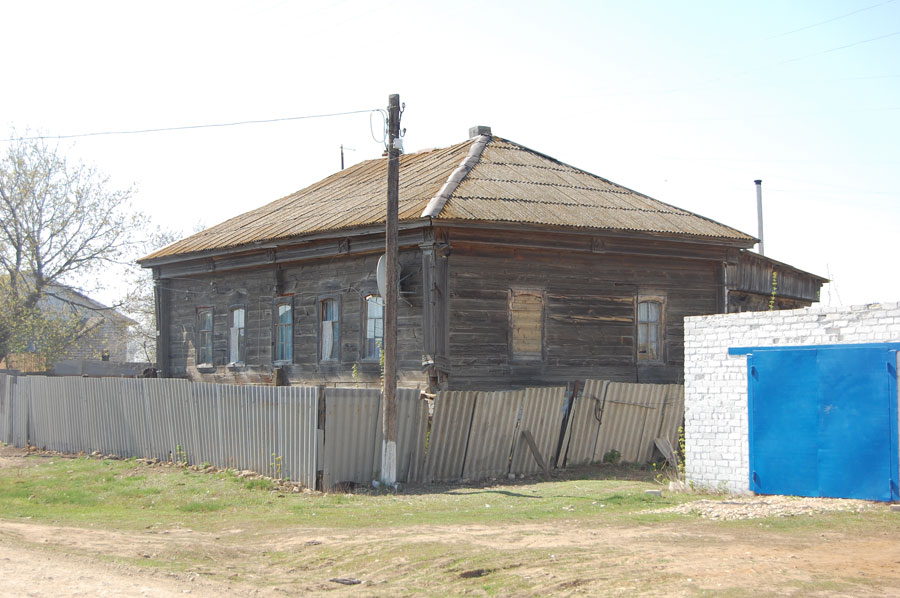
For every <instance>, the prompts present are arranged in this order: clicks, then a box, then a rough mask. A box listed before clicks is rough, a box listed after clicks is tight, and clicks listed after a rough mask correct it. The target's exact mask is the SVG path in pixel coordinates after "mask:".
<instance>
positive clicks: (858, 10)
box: [766, 0, 894, 39]
mask: <svg viewBox="0 0 900 598" xmlns="http://www.w3.org/2000/svg"><path fill="white" fill-rule="evenodd" d="M893 1H894V0H887V2H881V3H879V4H873V5H872V6H866V7H865V8H858V9H856V10H854V11H851V12H848V13H846V14H842V15H839V16H836V17H832V18H830V19H826V20H824V21H819V22H818V23H813V24H812V25H806V26H805V27H798V28H797V29H791V30H790V31H785V32H784V33H778V34H776V35H772V36H770V37H767V38H766V39H776V38H779V37H784V36H785V35H791V34H792V33H799V32H800V31H806V30H807V29H812V28H813V27H818V26H820V25H825V24H827V23H831V22H833V21H838V20H840V19H845V18H847V17H849V16H851V15H855V14H856V13H858V12H863V11H866V10H871V9H873V8H878V7H879V6H884V5H885V4H890V3H891V2H893Z"/></svg>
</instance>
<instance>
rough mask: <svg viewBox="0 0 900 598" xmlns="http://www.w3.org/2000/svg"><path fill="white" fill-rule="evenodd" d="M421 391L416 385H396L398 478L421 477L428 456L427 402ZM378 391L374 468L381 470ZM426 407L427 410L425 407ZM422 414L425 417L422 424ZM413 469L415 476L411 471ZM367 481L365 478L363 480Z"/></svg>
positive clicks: (380, 426)
mask: <svg viewBox="0 0 900 598" xmlns="http://www.w3.org/2000/svg"><path fill="white" fill-rule="evenodd" d="M421 396H422V392H421V391H420V390H418V389H416V388H398V389H397V399H396V406H397V481H398V482H410V481H418V477H420V476H421V471H422V464H423V463H422V462H423V460H424V457H425V434H426V426H427V417H428V411H427V405H426V404H425V403H424V401H422V399H421ZM382 397H383V395H381V394H380V393H379V403H378V415H377V417H376V422H375V451H374V456H373V457H374V465H373V471H374V472H375V473H378V472H380V471H381V451H382V446H381V445H382V442H383V439H384V436H383V434H382V431H383V425H382V423H381V419H382V417H384V416H383V415H382V411H381V406H382V401H381V399H382ZM423 408H424V410H423ZM423 418H425V419H426V421H425V422H424V424H425V425H423V421H422V420H423ZM411 472H412V478H410V473H411ZM363 481H365V480H363Z"/></svg>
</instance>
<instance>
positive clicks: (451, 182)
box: [421, 135, 491, 218]
mask: <svg viewBox="0 0 900 598" xmlns="http://www.w3.org/2000/svg"><path fill="white" fill-rule="evenodd" d="M490 141H491V136H490V135H479V136H478V137H476V138H475V141H474V142H473V143H472V145H471V146H469V153H468V154H466V157H465V158H464V159H463V161H462V162H461V163H460V164H459V166H457V167H456V169H455V170H454V171H453V172H451V173H450V176H449V177H448V178H447V182H446V183H444V184H443V186H442V187H441V189H440V191H438V192H437V195H435V196H434V197H432V198H431V201H429V202H428V205H426V206H425V209H424V210H422V216H421V217H422V218H434V217H436V216H437V215H438V214H440V213H441V211H442V210H443V209H444V206H445V205H447V201H448V200H449V199H450V196H451V195H453V192H454V191H456V188H457V187H459V184H460V183H461V182H463V179H465V178H466V175H468V174H469V172H471V171H472V169H473V168H475V165H476V164H478V162H479V161H480V160H481V154H482V153H483V152H484V148H485V147H486V146H487V144H488V143H489V142H490Z"/></svg>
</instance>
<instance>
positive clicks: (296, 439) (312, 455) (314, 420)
mask: <svg viewBox="0 0 900 598" xmlns="http://www.w3.org/2000/svg"><path fill="white" fill-rule="evenodd" d="M278 392H279V416H278V421H279V425H280V427H279V438H280V443H279V455H281V456H282V457H283V460H282V467H283V470H282V471H283V475H284V477H285V478H286V479H289V480H292V481H294V482H299V483H301V484H303V485H304V486H306V487H307V488H315V485H316V444H317V443H316V426H317V424H318V416H319V390H318V388H316V387H311V386H305V387H299V386H290V387H280V388H279V389H278Z"/></svg>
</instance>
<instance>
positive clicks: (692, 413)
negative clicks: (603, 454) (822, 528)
mask: <svg viewBox="0 0 900 598" xmlns="http://www.w3.org/2000/svg"><path fill="white" fill-rule="evenodd" d="M886 342H900V303H874V304H871V305H855V306H852V307H812V308H806V309H797V310H790V311H766V312H745V313H740V314H722V315H715V316H695V317H690V318H685V321H684V353H685V355H684V392H685V416H684V417H685V429H684V434H685V451H686V455H685V465H686V468H687V471H686V473H687V479H688V480H689V481H690V482H693V483H694V484H695V485H696V486H698V487H704V488H712V489H719V490H729V491H731V492H735V493H743V492H748V491H749V489H750V479H749V470H750V465H749V463H750V455H749V453H750V449H749V443H748V434H749V427H748V419H747V357H746V356H745V355H740V356H734V357H731V356H729V355H728V348H729V347H771V346H792V345H793V346H797V345H837V344H856V343H886Z"/></svg>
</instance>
